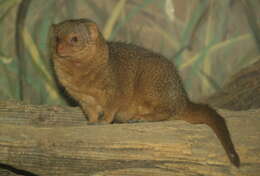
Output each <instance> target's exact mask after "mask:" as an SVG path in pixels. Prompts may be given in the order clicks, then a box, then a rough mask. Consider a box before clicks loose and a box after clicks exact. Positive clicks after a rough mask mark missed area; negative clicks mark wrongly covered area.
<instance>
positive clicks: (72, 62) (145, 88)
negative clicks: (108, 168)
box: [51, 19, 240, 167]
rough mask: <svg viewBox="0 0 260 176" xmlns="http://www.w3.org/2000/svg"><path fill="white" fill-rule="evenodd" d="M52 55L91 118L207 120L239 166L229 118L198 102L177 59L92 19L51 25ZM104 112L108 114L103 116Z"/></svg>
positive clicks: (67, 85)
mask: <svg viewBox="0 0 260 176" xmlns="http://www.w3.org/2000/svg"><path fill="white" fill-rule="evenodd" d="M51 39H52V40H51V49H52V59H53V62H54V67H55V70H56V73H57V77H58V79H59V81H60V83H61V84H62V85H63V86H64V87H65V89H66V90H67V91H68V92H69V94H70V95H72V96H73V97H74V98H75V99H76V100H77V101H78V102H79V103H80V105H81V107H82V109H83V111H84V112H85V113H86V115H87V117H88V119H89V122H90V123H112V122H114V121H119V122H129V121H162V120H170V119H181V120H185V121H187V122H190V123H193V124H197V123H202V124H207V125H208V126H209V127H211V128H212V129H213V131H214V132H215V133H216V135H217V136H218V138H219V139H220V141H221V143H222V145H223V147H224V148H225V151H226V153H227V155H228V157H229V159H230V161H231V162H232V163H233V164H234V165H235V166H237V167H238V166H239V164H240V161H239V156H238V155H237V153H236V151H235V149H234V146H233V144H232V141H231V138H230V135H229V132H228V129H227V126H226V123H225V121H224V119H223V118H222V117H221V116H220V115H219V114H218V113H217V112H216V111H215V110H213V109H212V108H210V107H209V106H206V105H200V104H194V103H192V102H191V101H190V100H189V99H188V96H187V94H186V92H185V90H184V88H183V86H182V82H181V79H180V77H179V75H178V72H177V69H176V68H175V66H174V64H173V63H172V62H170V61H169V60H167V59H166V58H164V57H163V56H162V55H160V54H157V53H154V52H151V51H149V50H147V49H144V48H142V47H138V46H136V45H131V44H125V43H120V42H107V41H105V40H104V38H103V36H102V34H101V33H100V32H99V30H98V27H97V25H96V24H95V23H94V22H92V21H90V20H88V19H79V20H67V21H64V22H61V23H59V24H58V25H54V26H53V27H52V37H51ZM100 114H104V115H103V119H102V120H100V119H99V116H100Z"/></svg>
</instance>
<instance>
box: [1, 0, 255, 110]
mask: <svg viewBox="0 0 260 176" xmlns="http://www.w3.org/2000/svg"><path fill="white" fill-rule="evenodd" d="M259 9H260V1H259V0H219V1H217V0H76V1H71V0H55V1H54V0H37V1H31V0H0V38H1V40H0V100H10V99H14V100H22V101H25V102H26V103H31V104H60V105H64V104H68V101H67V98H66V97H67V95H66V93H64V90H63V89H62V88H60V87H59V86H57V83H56V80H55V74H54V73H53V69H52V65H51V63H50V58H49V55H48V42H47V38H48V30H49V27H50V25H51V24H53V23H58V22H60V21H62V20H65V19H72V18H89V19H92V20H94V21H95V22H96V23H97V24H98V26H99V28H100V30H101V31H102V33H103V35H104V36H105V38H106V39H108V40H114V41H125V42H127V43H133V44H137V45H140V46H143V47H145V48H149V49H151V50H153V51H156V52H159V53H161V54H163V55H164V56H166V57H167V58H168V59H170V60H171V61H172V62H174V63H175V64H176V65H177V67H178V70H179V72H180V75H181V77H182V79H183V82H184V85H185V88H186V90H187V92H188V94H189V96H190V98H191V99H192V100H195V101H199V100H201V99H203V98H205V97H207V96H210V95H211V94H213V93H215V92H217V91H220V90H221V89H222V87H223V84H224V83H225V82H226V81H227V80H228V79H229V78H230V77H231V75H233V74H235V73H236V72H238V71H239V70H241V69H243V68H246V67H247V66H249V65H251V64H253V63H255V62H257V61H259V60H260V54H259V51H260V43H259V42H260V41H259V35H260V31H259V27H258V26H259V24H260V10H259Z"/></svg>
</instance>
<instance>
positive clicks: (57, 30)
mask: <svg viewBox="0 0 260 176" xmlns="http://www.w3.org/2000/svg"><path fill="white" fill-rule="evenodd" d="M50 33H51V34H50V35H51V37H50V39H51V41H50V42H51V49H52V52H54V54H55V55H57V56H58V58H64V59H66V58H74V59H75V58H84V59H87V58H88V57H85V56H86V55H87V56H93V55H94V54H95V53H97V51H96V50H97V48H100V45H102V42H104V39H103V37H102V35H101V34H100V32H99V30H98V27H97V25H96V23H94V22H93V21H91V20H88V19H77V20H66V21H63V22H61V23H58V24H53V25H52V27H51V30H50Z"/></svg>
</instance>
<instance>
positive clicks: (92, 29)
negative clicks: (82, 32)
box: [87, 23, 99, 40]
mask: <svg viewBox="0 0 260 176" xmlns="http://www.w3.org/2000/svg"><path fill="white" fill-rule="evenodd" d="M87 26H88V30H89V34H90V36H91V38H92V39H94V40H95V39H97V38H98V36H99V30H98V27H97V25H96V24H95V23H88V24H87Z"/></svg>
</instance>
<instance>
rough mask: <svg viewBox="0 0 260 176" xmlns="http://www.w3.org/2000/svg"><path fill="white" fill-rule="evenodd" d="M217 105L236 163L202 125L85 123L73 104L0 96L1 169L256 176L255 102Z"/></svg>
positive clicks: (98, 175) (259, 168) (259, 138)
mask: <svg viewBox="0 0 260 176" xmlns="http://www.w3.org/2000/svg"><path fill="white" fill-rule="evenodd" d="M219 112H220V113H221V114H222V115H223V117H225V119H226V121H227V124H228V127H229V129H230V132H231V135H232V139H233V142H234V144H235V147H236V149H237V152H238V153H239V155H240V159H241V167H240V168H239V169H237V168H235V167H234V166H232V165H231V164H230V162H229V161H228V158H227V156H226V154H225V152H224V150H223V148H222V146H221V145H220V142H219V141H218V140H217V138H216V136H215V135H214V134H213V132H212V131H211V130H210V129H209V128H208V127H207V126H205V125H191V124H188V123H185V122H182V121H165V122H153V123H135V124H111V125H98V126H89V125H86V119H85V117H84V115H83V114H82V113H81V111H80V109H79V108H70V107H58V106H32V105H23V104H19V103H15V102H8V103H6V102H0V175H1V176H2V175H3V176H5V175H12V173H10V172H9V171H7V170H6V169H3V168H4V167H2V169H1V166H2V165H3V164H4V165H8V166H12V167H14V168H16V169H19V170H24V171H28V172H31V173H33V174H35V175H39V176H52V175H53V176H54V175H62V176H69V175H70V176H83V175H84V176H86V175H89V176H112V175H113V176H122V175H124V176H146V175H147V176H148V175H149V176H159V175H165V176H171V175H174V176H195V175H196V176H197V175H207V176H233V175H234V176H259V174H260V109H256V110H249V111H237V112H235V111H226V110H225V111H224V110H220V111H219ZM27 175H29V174H27Z"/></svg>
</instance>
